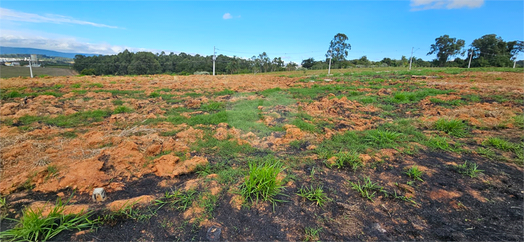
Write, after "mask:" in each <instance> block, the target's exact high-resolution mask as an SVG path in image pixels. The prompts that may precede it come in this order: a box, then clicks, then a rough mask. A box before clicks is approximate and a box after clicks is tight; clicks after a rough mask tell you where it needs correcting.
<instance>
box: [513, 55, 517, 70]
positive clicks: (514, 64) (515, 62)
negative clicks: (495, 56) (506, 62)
mask: <svg viewBox="0 0 524 242" xmlns="http://www.w3.org/2000/svg"><path fill="white" fill-rule="evenodd" d="M516 65H517V58H515V60H513V69H515V66H516Z"/></svg>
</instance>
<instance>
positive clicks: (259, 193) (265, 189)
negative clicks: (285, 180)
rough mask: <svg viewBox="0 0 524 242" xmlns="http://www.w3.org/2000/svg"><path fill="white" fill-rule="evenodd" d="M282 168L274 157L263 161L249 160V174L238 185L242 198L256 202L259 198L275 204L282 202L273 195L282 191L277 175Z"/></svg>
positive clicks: (282, 187)
mask: <svg viewBox="0 0 524 242" xmlns="http://www.w3.org/2000/svg"><path fill="white" fill-rule="evenodd" d="M283 170H284V169H283V168H282V164H281V163H280V161H278V160H276V159H275V158H269V159H265V161H264V162H250V163H249V174H248V175H247V176H246V177H245V179H244V182H243V183H242V185H240V194H241V195H242V196H243V197H244V199H246V200H249V201H251V202H255V203H258V201H259V200H262V201H269V202H271V203H272V204H273V207H274V206H275V203H276V202H282V201H281V200H278V199H276V198H275V197H276V196H277V195H279V194H281V193H282V189H284V186H283V185H282V181H281V180H279V179H277V176H278V174H279V173H280V172H282V171H283Z"/></svg>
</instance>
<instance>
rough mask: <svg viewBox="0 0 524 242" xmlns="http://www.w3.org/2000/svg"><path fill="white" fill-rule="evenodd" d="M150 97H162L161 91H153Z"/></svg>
mask: <svg viewBox="0 0 524 242" xmlns="http://www.w3.org/2000/svg"><path fill="white" fill-rule="evenodd" d="M148 97H150V98H157V97H160V93H158V92H152V93H150V94H149V96H148Z"/></svg>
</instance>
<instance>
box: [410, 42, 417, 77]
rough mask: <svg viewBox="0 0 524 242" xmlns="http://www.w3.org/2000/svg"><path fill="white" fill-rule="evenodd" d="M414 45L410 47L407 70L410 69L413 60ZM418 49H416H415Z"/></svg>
mask: <svg viewBox="0 0 524 242" xmlns="http://www.w3.org/2000/svg"><path fill="white" fill-rule="evenodd" d="M414 48H415V47H411V57H409V70H410V71H411V63H412V62H413V49H414ZM417 50H418V49H417Z"/></svg>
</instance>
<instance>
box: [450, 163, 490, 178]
mask: <svg viewBox="0 0 524 242" xmlns="http://www.w3.org/2000/svg"><path fill="white" fill-rule="evenodd" d="M455 169H456V170H457V172H458V173H460V174H462V175H466V176H469V177H471V178H475V177H477V176H478V173H481V172H483V170H479V169H478V166H477V164H476V163H473V162H471V163H468V162H467V161H464V164H462V165H457V166H455Z"/></svg>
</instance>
